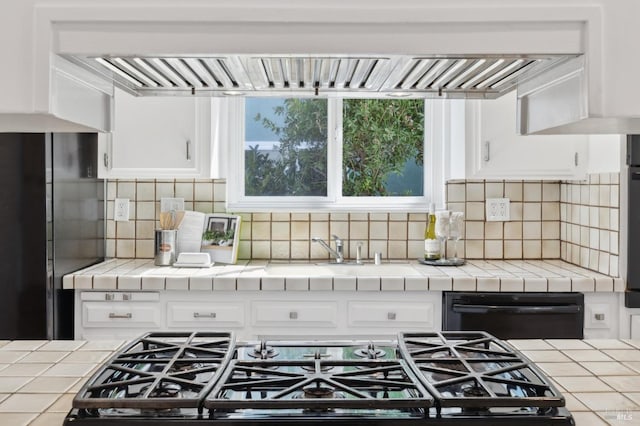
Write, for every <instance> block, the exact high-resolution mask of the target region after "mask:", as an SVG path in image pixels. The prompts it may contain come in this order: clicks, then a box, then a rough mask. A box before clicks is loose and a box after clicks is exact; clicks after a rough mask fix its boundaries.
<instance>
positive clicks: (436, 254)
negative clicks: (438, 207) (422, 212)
mask: <svg viewBox="0 0 640 426" xmlns="http://www.w3.org/2000/svg"><path fill="white" fill-rule="evenodd" d="M424 259H425V260H438V259H440V240H438V238H436V215H435V205H434V204H433V203H431V204H430V205H429V215H428V218H427V227H426V229H425V230H424Z"/></svg>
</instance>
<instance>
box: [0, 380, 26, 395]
mask: <svg viewBox="0 0 640 426" xmlns="http://www.w3.org/2000/svg"><path fill="white" fill-rule="evenodd" d="M31 380H33V377H0V392H2V393H4V392H8V393H10V392H15V391H17V390H18V389H20V388H21V387H23V386H24V385H26V384H27V383H28V382H30V381H31Z"/></svg>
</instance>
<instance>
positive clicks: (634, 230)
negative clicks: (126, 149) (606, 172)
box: [624, 135, 640, 308]
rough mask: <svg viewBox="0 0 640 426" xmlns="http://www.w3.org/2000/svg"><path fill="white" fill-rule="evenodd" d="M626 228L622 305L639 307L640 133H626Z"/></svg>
mask: <svg viewBox="0 0 640 426" xmlns="http://www.w3.org/2000/svg"><path fill="white" fill-rule="evenodd" d="M627 164H628V165H629V176H628V181H627V183H628V190H629V193H628V196H629V198H628V200H629V201H628V208H629V210H628V211H627V217H628V229H629V233H628V236H627V289H626V292H625V298H624V305H625V306H626V307H627V308H640V135H627Z"/></svg>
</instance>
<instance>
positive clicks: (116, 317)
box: [82, 302, 161, 328]
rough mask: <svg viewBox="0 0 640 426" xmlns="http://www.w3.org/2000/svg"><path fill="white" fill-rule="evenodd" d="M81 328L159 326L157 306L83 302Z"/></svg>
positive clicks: (159, 318)
mask: <svg viewBox="0 0 640 426" xmlns="http://www.w3.org/2000/svg"><path fill="white" fill-rule="evenodd" d="M82 325H83V327H113V328H121V327H131V328H136V327H148V328H157V327H160V326H161V311H160V306H158V305H157V304H147V303H144V304H142V303H125V302H115V303H108V302H85V303H83V304H82Z"/></svg>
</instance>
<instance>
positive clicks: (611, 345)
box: [584, 339, 631, 349]
mask: <svg viewBox="0 0 640 426" xmlns="http://www.w3.org/2000/svg"><path fill="white" fill-rule="evenodd" d="M584 342H585V343H586V344H588V345H590V346H593V347H594V348H596V349H631V346H629V345H628V344H626V343H624V342H621V341H620V340H618V339H586V340H585V341H584Z"/></svg>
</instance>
